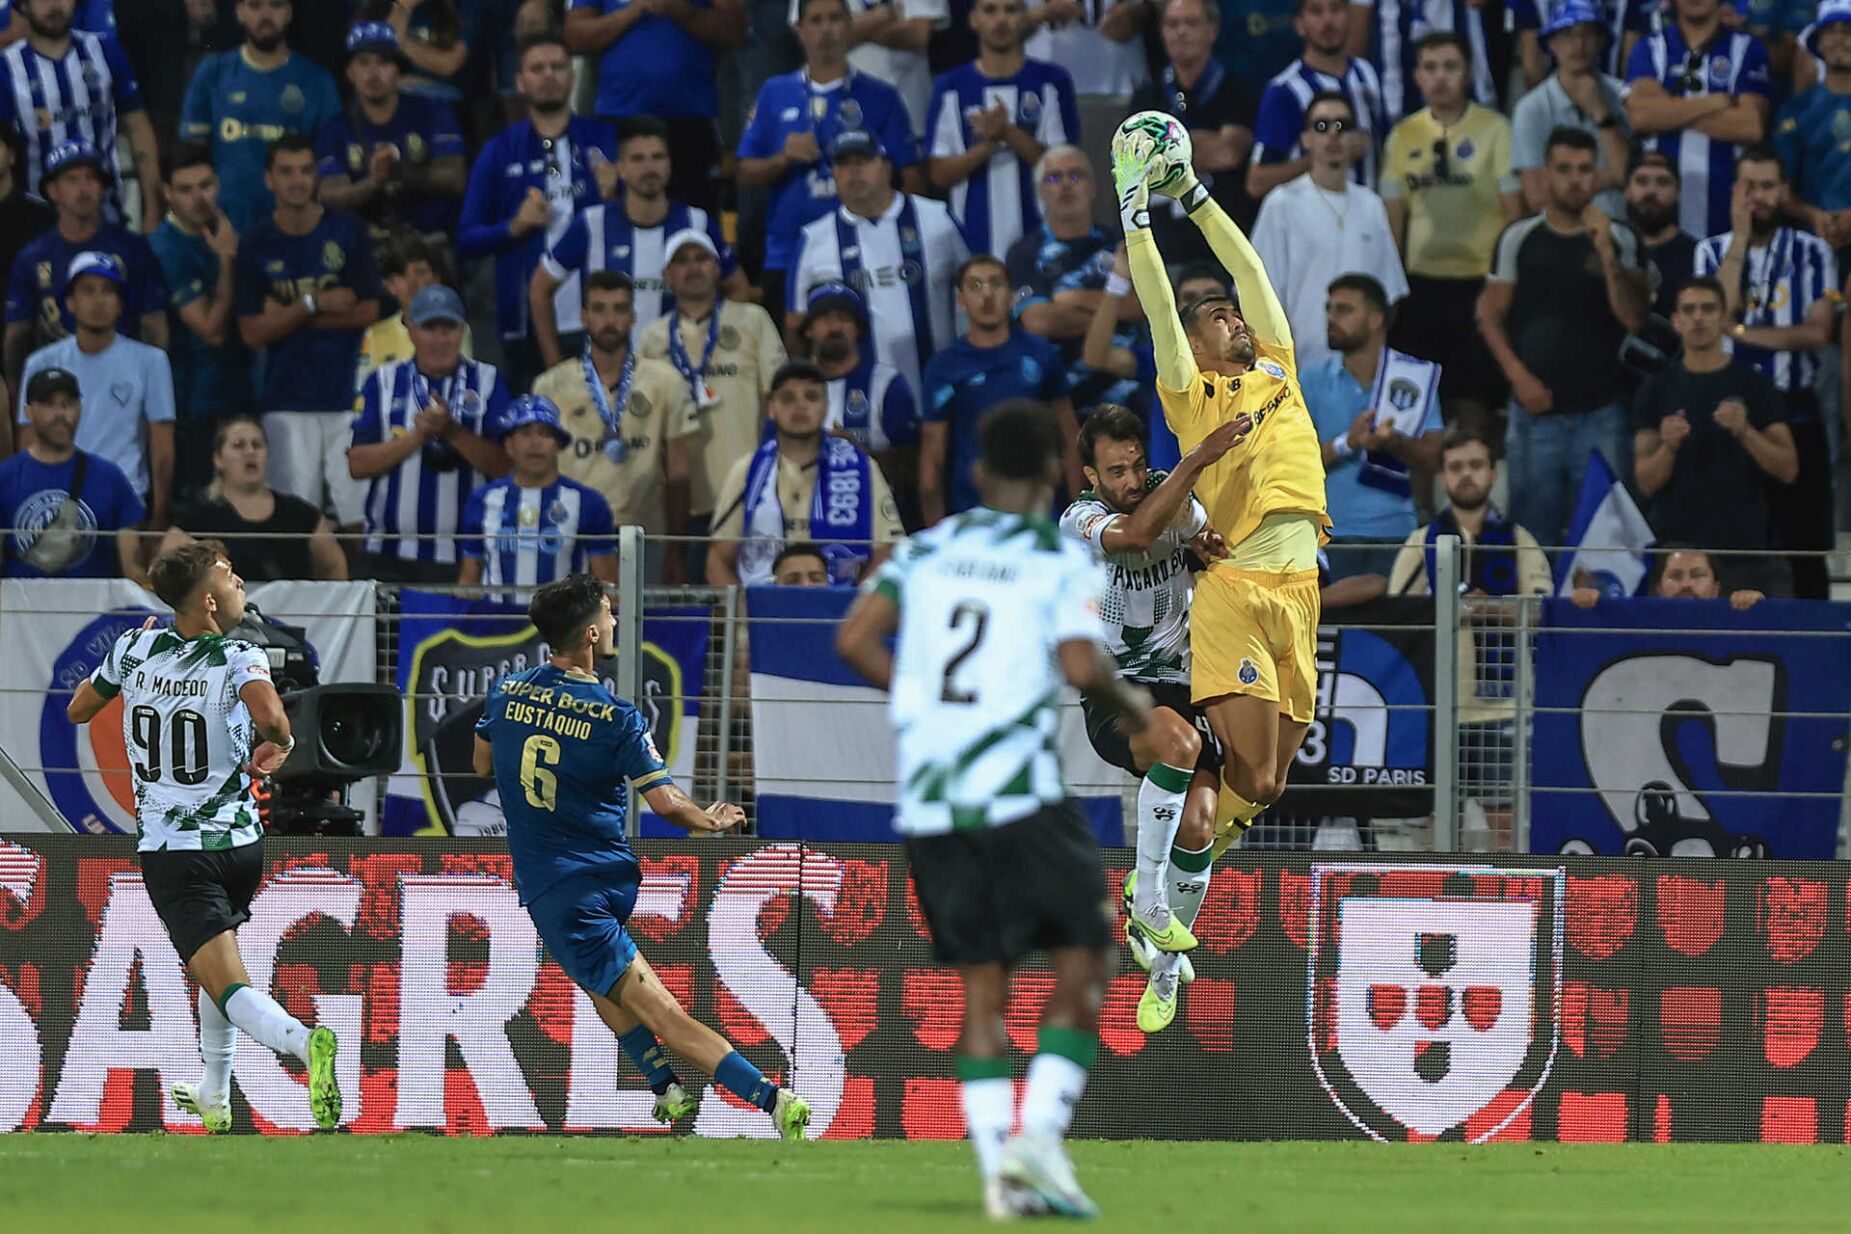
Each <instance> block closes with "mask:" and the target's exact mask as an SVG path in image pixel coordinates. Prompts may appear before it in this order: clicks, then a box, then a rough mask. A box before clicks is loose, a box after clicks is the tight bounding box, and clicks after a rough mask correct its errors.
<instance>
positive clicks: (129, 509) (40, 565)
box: [0, 368, 148, 587]
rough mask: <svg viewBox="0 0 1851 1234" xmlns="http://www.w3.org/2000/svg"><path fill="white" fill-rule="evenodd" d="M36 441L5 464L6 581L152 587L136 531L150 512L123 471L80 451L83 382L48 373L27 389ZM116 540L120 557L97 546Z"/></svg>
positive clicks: (1, 516)
mask: <svg viewBox="0 0 1851 1234" xmlns="http://www.w3.org/2000/svg"><path fill="white" fill-rule="evenodd" d="M22 402H23V404H24V407H25V419H26V421H27V422H28V423H29V424H30V425H31V426H32V435H31V441H30V442H29V443H28V444H27V445H26V447H25V449H23V450H21V451H19V452H18V453H17V454H15V455H13V456H12V457H11V458H9V459H7V460H6V461H5V462H0V527H6V528H10V529H11V530H10V531H8V532H7V533H6V538H5V540H4V541H0V574H3V575H5V576H6V577H7V578H48V577H57V578H114V577H116V576H117V575H120V576H121V577H123V578H127V579H133V580H134V581H135V582H137V583H140V584H142V586H144V587H145V586H147V582H148V577H147V575H146V574H145V573H144V572H143V570H142V568H141V536H140V534H139V532H138V531H137V530H136V529H137V528H138V527H140V526H141V522H142V519H143V518H144V517H145V516H146V515H147V507H146V506H145V505H143V504H142V499H141V496H140V495H139V494H138V493H137V492H136V491H135V486H134V485H133V484H132V483H130V481H129V479H128V477H127V476H124V475H123V474H122V469H121V468H119V467H117V466H116V465H115V464H114V463H112V462H110V461H109V460H108V459H107V458H104V457H102V456H100V455H97V454H95V453H92V452H89V451H84V450H80V449H79V448H78V446H77V428H78V425H79V424H80V423H81V421H82V416H83V394H82V391H81V389H80V388H79V386H78V381H77V378H76V377H74V376H73V375H72V374H71V373H70V372H68V371H66V370H65V369H61V368H43V369H40V370H39V371H37V372H35V373H33V375H32V380H31V381H29V382H27V383H26V389H25V396H24V398H23V400H22ZM102 535H109V536H113V537H114V539H115V552H114V553H111V552H109V551H108V550H107V549H105V548H102V547H101V546H99V545H98V544H97V538H98V537H99V536H102Z"/></svg>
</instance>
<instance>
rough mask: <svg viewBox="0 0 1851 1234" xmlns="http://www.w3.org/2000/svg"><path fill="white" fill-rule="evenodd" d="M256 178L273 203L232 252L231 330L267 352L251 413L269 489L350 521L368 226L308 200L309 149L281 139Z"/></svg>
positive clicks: (368, 302)
mask: <svg viewBox="0 0 1851 1234" xmlns="http://www.w3.org/2000/svg"><path fill="white" fill-rule="evenodd" d="M268 160H269V162H268V171H267V172H266V173H265V183H266V184H267V185H268V187H269V189H270V192H271V194H272V196H273V198H274V200H275V202H276V209H275V210H274V211H273V212H272V214H271V216H270V217H269V218H266V219H264V220H262V221H261V222H259V223H258V224H257V225H256V226H254V227H252V228H251V229H250V231H248V232H246V233H245V236H244V242H243V243H242V244H240V245H239V246H238V261H237V273H236V300H235V307H236V309H237V313H238V333H239V336H240V337H241V338H242V339H243V340H244V345H245V346H246V347H248V348H250V349H251V350H252V351H258V350H260V349H261V350H262V351H264V352H265V357H264V370H263V374H264V376H263V390H262V392H261V394H260V396H259V399H258V406H259V408H260V409H261V410H262V411H263V414H264V431H265V432H267V433H269V435H270V484H271V487H273V488H275V489H277V490H278V491H280V492H284V493H289V494H291V495H293V496H296V497H300V498H302V499H303V500H304V501H306V502H308V503H310V504H311V505H316V506H321V507H323V508H324V509H329V510H331V511H332V513H333V514H334V517H335V521H336V522H337V523H338V524H339V525H341V526H343V527H350V526H357V525H358V524H359V522H360V516H361V509H360V499H361V491H360V486H359V484H358V483H356V481H355V479H354V477H353V476H351V475H350V474H349V472H348V468H347V444H348V428H349V425H350V421H351V419H352V408H353V369H354V357H355V356H356V354H357V353H358V351H359V347H360V332H361V331H363V330H365V329H366V328H367V327H368V326H371V325H372V324H373V323H374V322H375V321H378V320H379V297H380V286H379V269H378V267H377V266H376V265H375V264H374V262H373V246H372V243H371V242H370V241H369V240H368V239H367V235H366V225H365V224H364V223H362V222H361V221H360V220H359V219H358V218H356V217H354V216H353V215H351V214H343V213H342V212H340V211H339V210H330V209H328V208H327V207H326V206H323V205H322V204H321V203H320V202H318V201H316V200H315V189H316V180H317V173H316V162H315V146H314V143H313V142H311V141H310V140H309V139H308V138H307V137H305V136H303V135H301V134H290V135H289V136H287V137H283V138H280V139H278V140H277V141H276V142H275V143H274V144H273V145H272V146H271V147H270V152H269V155H268Z"/></svg>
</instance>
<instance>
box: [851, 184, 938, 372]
mask: <svg viewBox="0 0 1851 1234" xmlns="http://www.w3.org/2000/svg"><path fill="white" fill-rule="evenodd" d="M843 214H844V208H841V207H838V208H837V210H836V212H835V214H834V215H832V216H831V217H833V218H834V219H835V221H836V252H837V253H839V254H841V259H842V281H843V282H844V283H847V284H848V285H849V286H850V287H853V288H854V289H855V290H857V291H859V292H860V293H861V295H862V298H863V299H866V300H868V301H869V304H868V309H869V312H870V313H871V312H872V311H873V308H874V305H873V302H872V297H870V296H869V294H868V293H869V291H870V288H869V286H868V278H867V274H866V273H865V272H864V271H863V270H862V268H861V241H860V240H859V239H857V238H856V236H855V225H854V224H853V223H852V222H850V221H849V220H848V219H846V218H844V217H843ZM895 222H896V225H897V226H898V227H899V230H900V277H901V279H902V280H904V281H905V283H906V295H907V298H908V299H909V300H911V301H912V309H913V346H914V347H915V348H916V349H917V350H918V352H919V371H920V372H922V373H923V372H925V366H926V361H927V360H929V359H931V358H932V353H933V352H934V351H936V350H938V349H937V348H936V347H935V346H933V344H932V307H931V305H930V304H928V303H927V302H926V265H925V243H924V241H922V240H921V239H920V238H919V211H918V210H917V209H916V208H915V207H914V205H913V198H912V194H910V193H902V194H901V195H900V217H899V218H898V219H897V220H895Z"/></svg>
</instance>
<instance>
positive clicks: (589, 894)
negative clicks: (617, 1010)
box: [527, 865, 642, 994]
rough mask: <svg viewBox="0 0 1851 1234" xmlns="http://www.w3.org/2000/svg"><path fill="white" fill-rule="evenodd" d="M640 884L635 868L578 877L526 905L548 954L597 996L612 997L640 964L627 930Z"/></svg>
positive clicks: (639, 877)
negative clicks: (635, 963)
mask: <svg viewBox="0 0 1851 1234" xmlns="http://www.w3.org/2000/svg"><path fill="white" fill-rule="evenodd" d="M641 882H642V872H641V871H640V870H638V869H637V867H635V866H633V865H632V866H620V867H618V868H616V869H614V870H613V869H605V870H598V871H594V872H590V873H586V874H577V875H574V876H572V877H570V878H567V879H564V880H562V881H560V882H557V883H555V884H553V885H552V886H551V887H549V888H547V889H546V891H544V892H542V893H541V894H540V895H539V896H538V897H537V898H535V899H534V900H532V901H530V902H529V903H528V905H527V912H528V915H529V916H531V917H532V918H533V923H534V925H535V926H536V927H538V929H539V931H540V941H541V942H543V943H545V944H546V949H547V951H548V952H550V953H551V954H552V957H553V959H555V960H557V961H558V962H559V967H561V968H563V969H565V971H566V976H568V977H570V978H572V980H573V981H575V982H577V983H578V984H579V985H581V986H583V987H584V988H585V989H587V990H589V991H591V992H592V993H593V994H609V993H610V992H611V987H612V986H614V985H616V984H617V981H618V978H620V977H622V976H623V975H624V973H626V972H628V971H629V968H630V962H631V961H632V960H634V959H636V943H635V942H633V941H632V940H631V938H630V932H629V931H628V930H626V929H624V928H623V926H624V922H626V921H628V920H629V919H630V910H631V909H633V908H635V907H636V892H637V888H638V886H639V885H640V884H641Z"/></svg>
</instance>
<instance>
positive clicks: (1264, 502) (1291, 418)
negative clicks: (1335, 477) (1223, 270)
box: [1157, 339, 1330, 547]
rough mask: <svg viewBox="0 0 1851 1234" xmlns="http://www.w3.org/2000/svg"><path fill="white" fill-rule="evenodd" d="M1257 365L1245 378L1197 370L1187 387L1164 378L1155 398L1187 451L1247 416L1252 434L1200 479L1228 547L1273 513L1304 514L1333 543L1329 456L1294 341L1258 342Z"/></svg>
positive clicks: (1198, 488) (1198, 486) (1201, 493)
mask: <svg viewBox="0 0 1851 1234" xmlns="http://www.w3.org/2000/svg"><path fill="white" fill-rule="evenodd" d="M1254 351H1255V358H1254V364H1253V367H1252V368H1251V369H1249V370H1247V372H1245V373H1243V374H1241V375H1240V376H1239V377H1228V376H1224V375H1222V374H1219V373H1200V372H1198V373H1197V375H1196V378H1195V380H1194V381H1192V382H1190V383H1189V385H1188V387H1187V388H1186V389H1182V390H1173V389H1171V388H1169V387H1168V386H1166V385H1165V384H1164V383H1163V381H1162V379H1161V378H1160V379H1159V380H1158V382H1157V400H1158V402H1159V403H1161V404H1162V406H1163V415H1164V419H1166V420H1168V421H1169V424H1170V430H1171V431H1172V432H1174V433H1175V434H1176V439H1177V441H1178V442H1179V443H1180V444H1181V445H1182V448H1183V450H1184V451H1185V452H1187V451H1189V450H1193V449H1194V448H1195V447H1196V446H1197V445H1199V444H1200V443H1201V441H1202V439H1203V438H1204V437H1206V436H1208V434H1209V432H1210V430H1212V429H1213V428H1214V427H1215V426H1216V425H1217V424H1222V423H1225V422H1227V421H1229V420H1232V419H1233V418H1234V417H1236V416H1238V415H1240V414H1242V413H1243V412H1244V413H1246V414H1247V415H1250V416H1252V417H1253V429H1252V431H1251V432H1249V433H1248V434H1247V436H1246V437H1245V438H1244V439H1242V440H1241V442H1240V443H1239V444H1238V445H1236V446H1235V447H1234V448H1233V449H1232V450H1229V451H1228V452H1227V453H1226V454H1224V455H1222V457H1221V459H1220V461H1219V462H1217V463H1215V464H1214V465H1213V466H1212V467H1210V468H1209V469H1208V470H1206V471H1204V472H1203V473H1202V475H1201V478H1200V479H1198V480H1197V481H1196V482H1195V495H1196V497H1197V498H1198V499H1200V501H1201V502H1202V505H1203V506H1204V507H1205V508H1206V509H1207V510H1208V519H1209V523H1210V525H1212V526H1213V527H1214V528H1215V530H1216V531H1219V532H1220V533H1221V534H1222V535H1223V536H1224V537H1225V538H1226V539H1227V542H1228V544H1229V546H1230V547H1233V546H1237V545H1239V544H1240V542H1241V541H1243V540H1245V539H1246V538H1247V537H1248V536H1250V535H1252V534H1253V533H1254V532H1255V531H1256V530H1258V528H1259V526H1260V521H1261V520H1262V519H1264V518H1265V517H1266V516H1267V515H1269V514H1285V513H1292V514H1305V515H1309V516H1311V517H1312V518H1314V519H1315V520H1316V522H1317V525H1318V532H1319V541H1320V542H1322V541H1323V540H1324V539H1327V538H1328V536H1327V534H1326V533H1327V531H1328V529H1329V527H1330V515H1329V514H1328V513H1327V512H1326V510H1325V504H1324V457H1323V451H1322V450H1321V448H1320V447H1319V444H1318V434H1317V429H1316V427H1315V426H1314V425H1313V424H1312V422H1311V412H1310V411H1309V410H1307V409H1306V407H1305V396H1304V395H1303V394H1302V393H1301V392H1300V391H1299V388H1298V365H1297V360H1296V358H1295V356H1294V353H1293V350H1292V347H1291V345H1290V344H1289V343H1286V344H1281V343H1262V342H1260V341H1259V340H1257V339H1256V340H1255V341H1254Z"/></svg>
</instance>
